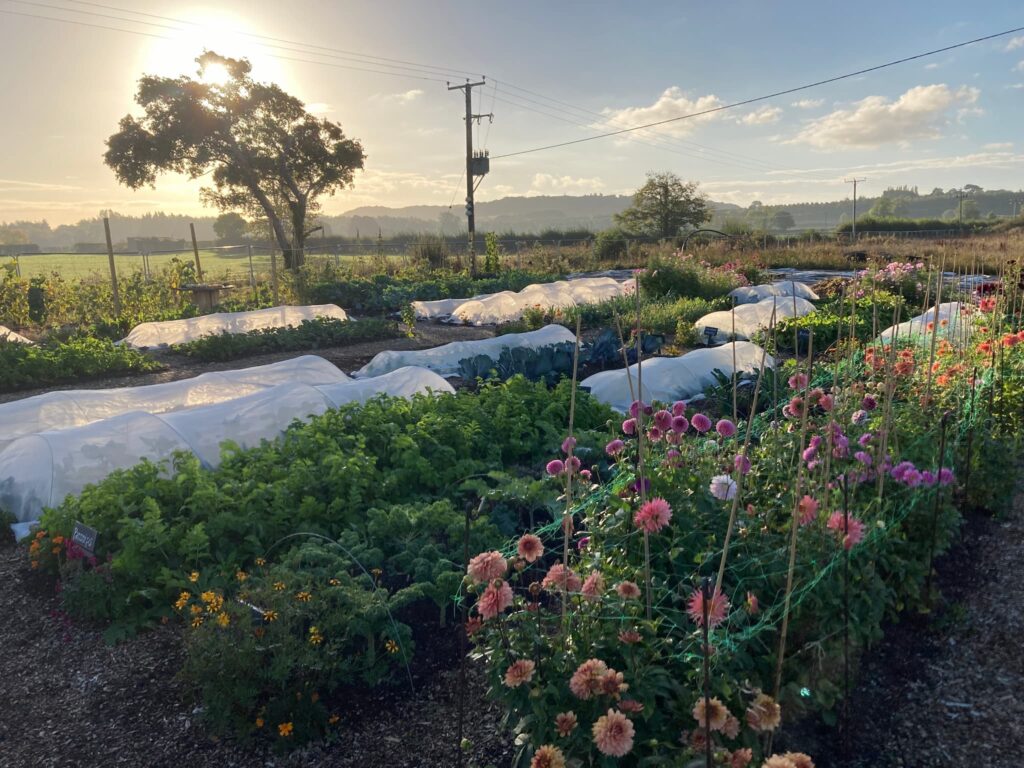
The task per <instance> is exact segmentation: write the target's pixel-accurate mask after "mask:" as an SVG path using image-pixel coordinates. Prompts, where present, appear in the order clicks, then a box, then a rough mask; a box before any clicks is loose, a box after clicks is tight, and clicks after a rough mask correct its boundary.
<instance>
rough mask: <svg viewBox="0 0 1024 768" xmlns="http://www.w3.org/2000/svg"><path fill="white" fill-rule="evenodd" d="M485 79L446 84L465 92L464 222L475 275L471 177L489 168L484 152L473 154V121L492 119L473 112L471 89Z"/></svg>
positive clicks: (474, 189)
mask: <svg viewBox="0 0 1024 768" xmlns="http://www.w3.org/2000/svg"><path fill="white" fill-rule="evenodd" d="M484 84H485V81H484V80H481V81H480V82H478V83H471V82H469V81H468V80H467V81H466V82H465V83H463V84H462V85H451V84H449V85H448V90H449V91H465V92H466V223H467V227H468V229H469V272H470V274H471V275H476V215H475V211H474V210H473V193H474V192H475V191H476V185H475V184H474V183H473V178H474V177H476V176H481V177H482V176H484V175H485V174H486V173H487V172H488V171H489V170H490V158H488V157H487V154H486V153H479V154H476V155H474V154H473V121H474V120H477V121H479V120H482V119H483V118H485V117H486V118H488V119H490V120H493V119H494V115H493V114H491V113H488V114H485V115H474V114H473V89H474V88H476V87H478V86H481V85H484Z"/></svg>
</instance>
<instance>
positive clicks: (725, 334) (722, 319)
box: [694, 296, 814, 344]
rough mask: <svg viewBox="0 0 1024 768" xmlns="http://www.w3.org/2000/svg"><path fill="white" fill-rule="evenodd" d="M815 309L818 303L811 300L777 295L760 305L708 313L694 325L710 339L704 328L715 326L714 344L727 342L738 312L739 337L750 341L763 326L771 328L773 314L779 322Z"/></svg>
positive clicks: (703, 337) (698, 331) (737, 333)
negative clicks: (815, 303) (812, 302)
mask: <svg viewBox="0 0 1024 768" xmlns="http://www.w3.org/2000/svg"><path fill="white" fill-rule="evenodd" d="M813 311H814V305H813V304H811V302H809V301H808V300H807V299H801V298H799V297H796V296H786V297H782V296H775V297H772V298H770V299H764V300H763V301H759V302H757V303H756V304H739V305H737V306H736V307H734V308H733V309H724V310H722V311H720V312H712V313H710V314H708V315H704V317H702V318H701V319H700V320H698V321H697V322H696V323H694V325H695V326H696V328H697V333H698V334H699V335H700V337H701V339H707V338H708V337H707V335H706V334H705V332H704V330H705V329H706V328H708V329H710V328H714V329H715V333H714V335H712V336H711V337H710V341H711V343H712V344H725V343H726V342H727V341H729V336H730V335H731V334H732V332H733V314H735V315H736V338H737V339H738V340H741V341H742V340H746V339H749V338H750V337H751V336H753V335H754V334H755V333H756V332H757V330H758V329H759V328H770V327H771V325H772V313H773V312H774V313H775V320H776V322H778V321H779V320H782V319H783V318H787V317H803V316H804V315H809V314H811V313H812V312H813Z"/></svg>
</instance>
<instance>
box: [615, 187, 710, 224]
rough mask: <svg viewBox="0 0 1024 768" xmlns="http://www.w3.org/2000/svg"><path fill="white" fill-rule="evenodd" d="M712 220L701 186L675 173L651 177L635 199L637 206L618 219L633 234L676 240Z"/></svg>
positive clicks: (624, 212) (634, 196) (618, 216)
mask: <svg viewBox="0 0 1024 768" xmlns="http://www.w3.org/2000/svg"><path fill="white" fill-rule="evenodd" d="M710 218H711V211H710V209H709V208H708V201H707V198H705V197H704V196H703V195H702V194H700V192H698V191H697V183H696V182H693V181H683V180H682V179H680V178H679V177H678V176H676V175H675V174H674V173H671V172H665V173H648V174H647V182H646V183H645V184H644V185H643V186H642V187H640V189H638V190H637V191H636V192H635V193H634V195H633V204H632V205H631V206H630V207H629V208H627V209H626V210H624V211H623V212H622V213H619V214H616V215H615V220H616V221H617V222H618V223H619V224H620V225H621V226H622V228H623V229H625V230H626V231H627V232H629V233H630V234H634V235H646V236H649V237H675V236H676V235H678V234H679V232H680V231H681V230H682V229H684V228H686V227H697V226H700V225H701V224H703V223H704V222H705V221H708V220H709V219H710Z"/></svg>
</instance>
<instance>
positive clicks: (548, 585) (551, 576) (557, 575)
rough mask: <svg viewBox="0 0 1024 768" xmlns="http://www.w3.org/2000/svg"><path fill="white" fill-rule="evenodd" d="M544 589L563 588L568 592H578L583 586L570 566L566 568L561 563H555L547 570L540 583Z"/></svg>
mask: <svg viewBox="0 0 1024 768" xmlns="http://www.w3.org/2000/svg"><path fill="white" fill-rule="evenodd" d="M540 584H541V586H542V587H544V589H550V590H552V591H556V590H565V591H568V592H579V591H580V589H581V588H582V587H583V582H582V581H580V577H579V576H577V575H576V573H575V572H574V571H573V570H572V569H571V568H566V567H565V566H564V565H562V564H561V563H555V564H554V565H552V566H551V568H550V569H549V570H548V572H547V575H545V576H544V580H543V581H542V582H541V583H540Z"/></svg>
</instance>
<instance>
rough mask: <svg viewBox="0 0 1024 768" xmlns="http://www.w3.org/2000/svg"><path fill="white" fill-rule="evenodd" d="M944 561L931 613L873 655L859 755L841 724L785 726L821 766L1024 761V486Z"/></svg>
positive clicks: (966, 529) (973, 523) (976, 523)
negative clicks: (844, 739)
mask: <svg viewBox="0 0 1024 768" xmlns="http://www.w3.org/2000/svg"><path fill="white" fill-rule="evenodd" d="M937 572H938V577H937V580H936V585H937V586H938V588H939V589H940V590H941V592H942V601H941V602H940V603H939V604H938V605H937V606H936V610H935V611H934V612H933V614H931V615H930V616H919V615H908V616H904V617H903V619H902V621H901V622H900V623H899V624H897V625H895V626H890V627H887V628H886V634H885V639H884V640H883V641H882V643H881V644H880V645H879V646H877V647H876V648H874V649H871V650H869V651H868V653H867V655H866V656H865V658H864V660H863V664H862V667H861V670H860V673H859V676H858V685H857V687H856V689H855V690H854V692H853V695H852V697H851V702H850V712H851V730H850V740H851V749H850V755H851V759H850V761H849V762H848V763H846V762H844V760H843V757H842V753H841V749H840V743H841V741H840V738H839V737H838V735H837V733H836V731H834V730H832V729H826V728H825V727H824V726H820V725H818V726H817V727H815V726H813V725H809V724H803V725H802V726H798V727H796V728H793V729H792V732H791V733H789V734H787V736H788V740H789V745H790V747H792V748H799V749H803V750H805V751H807V752H808V753H810V754H812V755H814V757H815V764H816V765H817V766H818V768H1020V766H1022V765H1024V651H1022V650H1021V642H1022V640H1021V638H1022V637H1024V579H1022V577H1021V574H1022V573H1024V493H1021V492H1019V493H1018V495H1017V497H1016V498H1015V500H1014V505H1013V509H1012V510H1011V511H1010V512H1009V513H1007V514H1006V515H1005V516H1003V517H1000V518H992V517H989V516H982V515H971V516H968V517H967V519H966V520H965V523H964V526H963V531H962V536H961V543H960V544H959V545H957V546H956V547H955V548H954V549H953V550H952V551H950V552H949V553H948V554H947V555H946V556H945V557H944V558H942V559H941V560H939V561H938V563H937Z"/></svg>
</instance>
